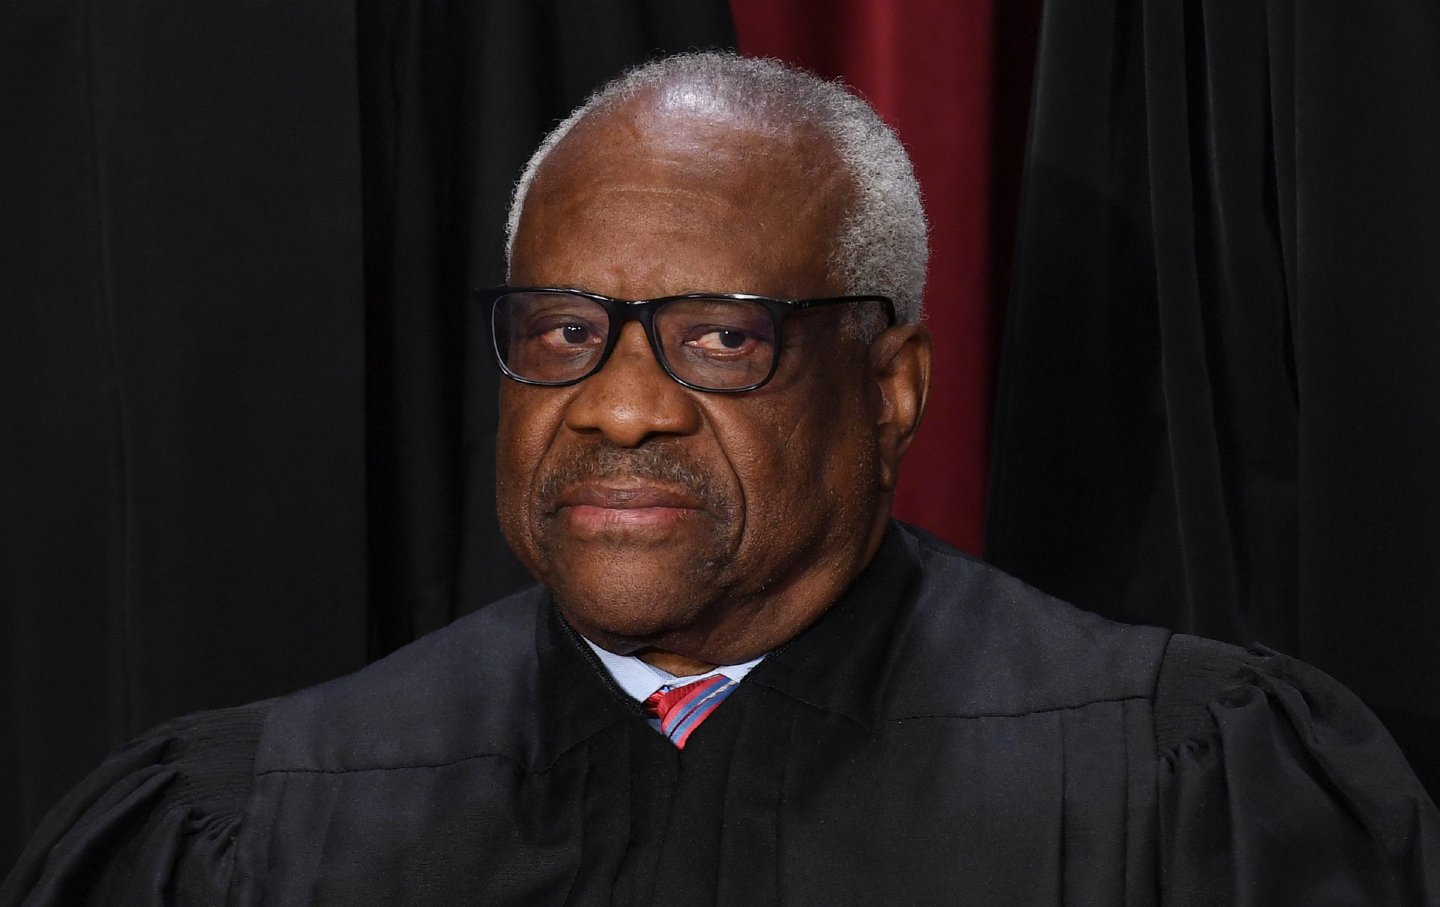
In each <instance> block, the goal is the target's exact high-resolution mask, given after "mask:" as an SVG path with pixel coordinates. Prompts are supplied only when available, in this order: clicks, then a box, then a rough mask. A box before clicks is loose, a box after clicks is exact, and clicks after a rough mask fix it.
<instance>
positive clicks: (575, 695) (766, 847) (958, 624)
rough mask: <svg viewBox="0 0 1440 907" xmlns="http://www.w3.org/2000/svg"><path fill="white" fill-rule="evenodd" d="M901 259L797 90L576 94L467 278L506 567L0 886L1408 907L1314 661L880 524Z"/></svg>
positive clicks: (918, 252)
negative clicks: (505, 577) (1128, 616)
mask: <svg viewBox="0 0 1440 907" xmlns="http://www.w3.org/2000/svg"><path fill="white" fill-rule="evenodd" d="M925 249H926V246H925V224H924V217H923V214H922V213H921V209H920V202H919V192H918V188H917V186H916V184H915V180H914V177H913V175H912V173H911V171H910V166H909V163H908V161H907V159H906V157H905V155H904V152H903V150H902V149H901V148H900V145H899V143H898V142H897V141H896V140H895V138H894V136H893V135H891V133H890V132H889V131H888V130H887V129H886V128H885V127H884V126H883V125H882V124H881V123H880V122H879V120H878V119H877V118H876V117H875V115H874V114H873V113H872V112H871V111H870V110H869V108H868V107H866V106H865V105H864V104H863V102H861V101H859V100H858V99H856V98H855V97H853V96H852V95H850V94H848V93H846V92H845V91H844V90H843V89H842V88H840V87H838V86H835V85H831V84H827V83H824V82H821V81H819V80H816V79H814V78H813V77H811V76H808V75H805V74H802V73H797V72H794V71H790V70H787V69H785V68H783V67H781V66H779V65H777V64H774V63H769V62H762V61H754V60H746V59H742V58H738V57H732V56H726V55H692V56H686V57H678V58H672V59H669V60H665V61H661V62H659V63H657V64H653V65H651V66H648V67H644V68H642V69H640V70H637V71H635V72H633V73H631V74H629V75H628V76H626V77H625V78H623V79H622V80H620V81H619V82H617V83H615V84H612V85H610V86H608V87H607V88H605V89H604V90H602V91H601V92H600V93H599V94H598V95H596V96H595V97H594V98H592V99H591V100H590V101H589V102H588V103H587V104H586V105H585V106H584V107H582V108H581V109H580V110H579V111H577V113H576V114H575V115H573V116H572V117H571V118H570V119H569V120H567V121H566V122H565V123H563V124H561V125H560V126H559V127H558V128H557V129H556V130H555V132H554V133H553V134H552V135H551V136H550V137H549V138H548V139H547V140H546V141H545V143H544V145H542V146H541V148H540V150H539V151H538V152H537V153H536V155H535V157H534V159H533V160H532V162H531V164H530V166H529V168H528V169H527V170H526V173H525V175H524V177H523V178H522V180H521V183H520V186H519V188H518V190H517V192H516V197H515V201H514V205H513V210H512V216H511V248H510V269H511V271H510V285H508V286H506V287H502V288H498V289H495V290H492V291H489V292H487V293H485V294H483V296H482V304H483V305H484V307H485V310H486V314H487V317H489V318H490V319H491V327H492V333H493V337H494V343H495V352H496V355H497V358H498V360H499V363H500V366H501V368H502V369H503V370H504V372H505V374H506V375H507V376H508V377H509V379H511V380H508V381H507V382H506V383H505V386H504V388H503V390H502V400H501V404H502V405H501V412H502V417H501V425H500V435H499V437H500V442H499V443H500V456H499V462H500V469H499V475H498V493H499V502H500V504H499V506H500V515H501V520H502V524H503V526H504V529H505V532H506V536H507V538H508V539H509V540H510V543H511V545H512V546H513V547H514V549H515V550H516V552H517V553H518V554H519V555H520V557H521V558H522V559H523V560H524V562H525V564H526V565H527V566H528V567H529V568H530V570H531V571H533V573H534V574H535V576H536V577H537V578H538V579H539V580H540V582H541V583H542V586H540V587H537V588H536V589H533V590H531V591H528V592H525V593H522V594H520V595H517V596H514V597H512V598H509V599H506V600H504V601H501V602H498V603H496V604H494V605H492V606H490V607H488V608H486V609H484V610H482V611H481V612H479V613H477V614H475V615H473V616H471V617H469V618H466V619H464V620H462V621H459V622H457V623H456V624H455V625H453V626H451V627H449V628H447V629H446V630H443V631H441V632H439V633H436V634H434V635H432V636H430V637H428V638H426V639H424V640H421V641H420V642H418V643H416V644H415V645H412V646H410V647H409V648H407V649H404V650H402V651H400V652H398V653H396V654H395V655H393V656H391V657H389V658H387V659H385V660H383V661H381V662H379V663H377V664H375V665H372V666H371V667H370V668H368V669H366V670H364V671H362V672H360V673H359V674H357V675H354V676H352V677H348V678H344V679H342V680H339V681H336V682H333V683H331V684H327V685H324V686H322V687H318V688H315V689H311V690H306V691H303V692H301V693H298V694H295V695H293V696H289V697H286V698H283V699H280V700H277V701H274V702H271V703H262V704H258V705H254V706H249V707H245V708H241V709H233V710H227V711H224V712H218V713H211V714H207V715H201V716H196V717H193V718H189V719H183V720H181V721H179V722H175V723H172V724H171V725H169V726H166V727H164V728H161V729H159V730H157V731H155V732H153V733H152V734H150V735H149V736H147V737H146V738H143V739H142V740H140V741H138V742H136V743H134V744H132V745H131V746H130V747H128V748H126V749H124V750H122V751H121V752H120V753H119V754H117V755H116V756H115V757H113V758H112V760H111V761H110V762H109V763H107V765H106V766H105V767H103V768H102V769H101V770H100V772H99V773H97V775H96V776H95V777H94V778H92V779H91V780H90V781H89V782H87V783H86V784H85V785H84V786H82V788H80V789H79V790H78V791H77V792H76V793H75V794H74V795H73V796H72V797H71V799H69V800H68V801H67V802H66V803H65V804H63V805H62V806H61V807H60V809H59V810H57V812H56V814H55V815H54V816H52V817H51V819H50V820H49V821H48V822H47V824H46V827H45V828H44V829H43V830H42V832H41V835H40V837H39V838H38V839H37V842H36V843H35V845H33V846H32V848H31V849H30V850H29V851H28V853H27V856H26V857H25V858H24V859H23V860H22V862H21V864H20V866H19V867H18V868H17V870H16V872H15V874H14V875H13V876H12V878H11V880H10V882H9V884H8V887H7V888H6V889H5V894H4V897H0V900H4V901H5V902H7V903H10V902H15V901H17V900H21V899H23V898H24V897H25V895H26V894H27V893H28V894H30V895H32V896H33V899H34V900H33V902H34V903H56V904H60V903H64V904H72V903H90V902H92V901H93V902H101V901H103V902H106V903H109V902H111V901H112V900H116V901H122V902H125V903H132V902H141V903H149V902H152V901H153V902H157V903H158V902H160V901H166V902H169V901H175V902H178V903H195V904H221V903H224V904H246V905H249V904H287V905H288V904H303V903H325V904H347V905H348V904H395V903H407V904H409V903H427V904H458V903H480V904H518V905H541V904H561V903H576V904H602V903H618V904H667V905H668V904H731V905H751V904H770V903H789V904H836V903H857V904H911V903H917V904H918V903H937V904H938V903H945V904H949V903H975V904H1017V905H1021V904H1023V905H1040V904H1061V903H1066V904H1104V905H1115V904H1159V903H1163V904H1172V905H1173V904H1187V905H1217V904H1238V903H1243V904H1257V905H1258V904H1264V905H1278V904H1307V905H1309V904H1322V903H1324V904H1389V903H1424V902H1426V900H1427V898H1434V897H1436V896H1437V891H1440V888H1437V885H1440V861H1437V858H1436V853H1437V851H1436V846H1437V845H1436V842H1437V834H1440V825H1437V816H1436V813H1435V809H1434V807H1433V806H1432V805H1431V803H1430V802H1429V801H1428V800H1427V799H1426V798H1425V796H1424V794H1423V793H1422V792H1421V791H1420V789H1419V787H1418V785H1417V784H1416V783H1415V781H1414V779H1413V777H1412V776H1411V775H1410V773H1409V771H1408V769H1407V768H1406V766H1405V764H1404V761H1403V759H1402V758H1401V757H1400V755H1399V754H1398V752H1397V751H1396V750H1395V748H1394V746H1393V744H1392V743H1391V742H1390V740H1389V738H1388V737H1387V736H1386V735H1385V733H1384V731H1383V730H1382V729H1381V728H1379V727H1378V726H1377V725H1376V724H1375V722H1374V720H1373V719H1372V718H1371V717H1370V716H1369V714H1368V713H1367V712H1366V711H1365V710H1364V708H1363V706H1360V705H1359V704H1358V703H1357V702H1355V701H1354V700H1353V698H1352V697H1350V696H1349V695H1348V694H1347V693H1346V692H1345V691H1344V690H1342V689H1340V688H1338V687H1337V686H1336V685H1334V684H1333V682H1331V681H1329V680H1327V679H1326V678H1324V677H1323V676H1320V675H1318V674H1316V673H1315V672H1313V671H1312V670H1310V669H1308V668H1306V667H1304V666H1303V665H1300V664H1297V663H1294V662H1292V661H1289V660H1287V659H1285V658H1283V657H1281V656H1277V655H1273V654H1265V653H1246V652H1243V651H1240V650H1237V649H1233V648H1230V647H1227V646H1222V645H1219V644H1216V643H1209V642H1205V641H1203V640H1198V639H1194V638H1188V637H1172V636H1171V635H1170V634H1168V633H1166V632H1164V631H1161V630H1157V629H1152V628H1137V627H1126V626H1121V625H1117V624H1113V623H1109V622H1106V621H1104V620H1101V619H1099V618H1097V617H1095V616H1093V615H1088V614H1085V613H1082V612H1079V611H1076V610H1074V609H1071V608H1069V607H1068V606H1065V605H1063V604H1060V603H1058V602H1055V601H1053V600H1050V599H1047V598H1045V597H1044V596H1042V595H1040V594H1039V593H1037V592H1035V591H1033V590H1031V589H1028V588H1026V587H1024V586H1023V585H1021V584H1020V583H1018V582H1016V581H1014V580H1012V579H1009V578H1008V577H1005V576H1003V575H1000V574H998V573H996V572H995V571H993V570H991V569H989V568H987V567H985V566H983V565H981V564H978V563H976V562H974V561H972V560H970V559H968V558H966V557H964V556H963V555H960V554H959V553H957V552H955V551H953V550H951V549H949V548H947V547H946V546H944V545H943V544H941V543H939V542H937V541H935V540H934V539H932V538H930V537H928V536H926V535H924V534H923V533H920V532H918V531H915V530H912V529H909V528H907V527H904V526H901V525H898V524H895V523H893V522H891V521H890V519H889V510H890V499H891V492H892V490H893V488H894V485H895V479H896V475H897V472H898V470H899V467H900V460H901V457H902V456H903V454H904V452H905V449H906V446H907V444H908V443H909V441H910V439H911V437H912V436H913V434H914V432H915V428H916V426H917V424H918V422H919V419H920V414H921V411H922V409H923V408H924V402H925V396H926V393H927V390H928V382H929V373H930V342H929V338H928V335H927V333H926V331H925V329H924V328H923V327H922V326H920V324H919V314H920V313H919V308H920V292H921V285H922V283H923V279H924V268H925V256H926V251H925Z"/></svg>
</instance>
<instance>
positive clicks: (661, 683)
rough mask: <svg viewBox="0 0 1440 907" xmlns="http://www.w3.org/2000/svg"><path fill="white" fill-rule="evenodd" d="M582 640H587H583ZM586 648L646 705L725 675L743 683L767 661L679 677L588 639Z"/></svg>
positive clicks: (624, 687) (618, 683)
mask: <svg viewBox="0 0 1440 907" xmlns="http://www.w3.org/2000/svg"><path fill="white" fill-rule="evenodd" d="M580 638H581V639H585V637H583V636H581V637H580ZM585 644H586V645H587V646H589V647H590V649H591V650H592V651H593V652H594V653H595V657H597V658H599V659H600V663H601V664H602V665H604V666H605V670H607V671H609V672H610V676H611V677H612V678H614V680H615V683H616V684H617V685H618V686H619V687H620V689H622V690H624V691H625V692H626V693H628V694H629V695H630V696H631V697H633V698H634V699H635V700H636V701H637V702H644V701H645V700H646V699H647V698H649V696H650V694H651V693H653V692H655V691H656V690H659V689H662V688H664V687H671V686H679V685H680V684H683V683H693V682H694V681H697V680H704V679H705V678H706V677H712V676H714V675H716V674H724V675H725V676H726V677H729V678H730V679H731V680H733V681H735V682H736V683H739V682H740V681H742V680H744V679H745V675H746V674H749V673H750V670H751V669H752V668H754V667H755V666H756V665H758V664H759V663H760V662H761V661H762V660H763V659H764V658H765V656H764V655H761V656H760V657H759V658H752V659H750V660H749V661H747V662H743V663H741V664H738V665H719V666H717V667H715V668H713V669H711V670H709V671H706V672H705V673H704V674H695V675H693V676H689V677H676V676H675V675H674V674H671V673H670V672H669V671H662V670H660V669H659V668H657V667H655V666H654V665H651V664H648V663H647V662H645V661H643V660H641V659H639V658H636V657H635V656H634V655H616V654H615V653H614V652H609V651H606V650H605V649H602V648H600V647H599V646H597V645H595V644H594V643H593V642H591V641H590V640H588V639H585Z"/></svg>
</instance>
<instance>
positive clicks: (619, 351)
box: [565, 321, 700, 447]
mask: <svg viewBox="0 0 1440 907" xmlns="http://www.w3.org/2000/svg"><path fill="white" fill-rule="evenodd" d="M565 426H566V427H567V428H569V429H571V430H572V431H577V432H582V433H599V434H601V435H604V436H605V438H606V440H608V441H610V442H611V443H612V444H614V445H616V446H617V447H638V446H640V445H641V444H643V443H645V441H647V440H649V439H650V438H652V437H655V436H658V435H688V434H693V433H694V432H695V431H697V430H698V429H699V427H700V411H699V409H698V407H697V406H696V405H695V400H694V398H693V397H692V396H691V392H690V391H689V390H687V389H686V388H684V387H681V386H680V385H679V384H677V383H676V382H675V380H674V379H673V378H671V377H670V376H669V375H667V374H666V373H665V370H664V369H663V368H661V367H660V363H659V362H657V361H655V353H654V351H653V350H652V349H651V348H650V342H649V340H648V339H647V338H646V337H645V329H644V328H643V327H641V325H640V324H639V322H635V321H632V322H630V323H629V324H627V325H625V327H624V328H622V329H621V331H620V339H619V340H618V341H616V343H615V349H614V351H613V352H611V354H610V359H609V361H607V362H606V363H605V367H604V368H602V369H601V370H600V371H598V372H596V373H595V374H593V375H591V376H590V377H589V378H586V379H585V380H584V381H582V382H580V384H579V385H577V393H576V394H575V396H574V397H572V398H571V400H570V403H569V405H568V406H567V407H566V411H565Z"/></svg>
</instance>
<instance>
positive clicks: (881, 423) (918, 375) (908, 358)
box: [870, 324, 931, 491]
mask: <svg viewBox="0 0 1440 907" xmlns="http://www.w3.org/2000/svg"><path fill="white" fill-rule="evenodd" d="M930 361H931V341H930V330H929V329H928V328H926V327H924V326H923V325H919V324H900V325H896V326H895V327H892V328H889V329H888V330H886V331H885V333H883V334H881V335H880V336H879V337H876V338H875V340H874V342H873V343H871V344H870V377H871V379H872V380H873V381H874V382H875V386H876V388H877V389H878V390H879V392H880V410H879V413H878V417H877V419H876V425H875V430H876V437H877V439H878V441H879V455H880V457H879V460H880V462H879V466H880V487H881V488H882V489H883V490H885V491H894V490H895V482H896V480H897V479H898V478H899V475H900V460H901V458H902V457H904V456H905V451H906V450H907V449H909V447H910V441H911V440H912V439H914V437H915V431H916V429H918V428H919V427H920V416H921V414H922V413H924V411H925V398H926V397H928V396H929V395H930Z"/></svg>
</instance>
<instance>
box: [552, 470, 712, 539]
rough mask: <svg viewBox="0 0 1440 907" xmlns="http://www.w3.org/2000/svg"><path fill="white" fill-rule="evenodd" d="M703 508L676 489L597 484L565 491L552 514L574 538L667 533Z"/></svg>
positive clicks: (689, 494)
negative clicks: (652, 532)
mask: <svg viewBox="0 0 1440 907" xmlns="http://www.w3.org/2000/svg"><path fill="white" fill-rule="evenodd" d="M703 507H704V502H703V501H701V500H699V499H698V498H697V497H696V496H695V495H694V494H692V493H689V492H686V491H684V490H682V489H678V488H671V487H667V486H663V485H653V484H642V483H614V482H600V483H594V484H584V485H578V486H574V487H572V488H569V489H567V490H565V491H564V492H563V493H562V494H560V495H559V498H558V500H557V501H556V507H555V514H556V516H558V517H559V518H560V519H562V520H563V521H565V523H566V524H567V525H568V526H569V528H570V529H571V530H572V531H574V532H576V533H578V534H581V535H589V534H611V533H615V532H635V531H656V530H664V529H669V528H671V527H672V526H674V525H675V524H676V523H678V522H680V521H682V520H685V519H687V518H690V517H694V516H696V515H698V514H699V513H700V511H701V510H702V509H703Z"/></svg>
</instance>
